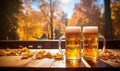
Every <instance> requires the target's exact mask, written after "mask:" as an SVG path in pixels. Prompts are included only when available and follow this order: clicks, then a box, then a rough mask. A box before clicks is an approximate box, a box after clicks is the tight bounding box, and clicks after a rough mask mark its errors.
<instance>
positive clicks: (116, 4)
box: [111, 0, 120, 39]
mask: <svg viewBox="0 0 120 71" xmlns="http://www.w3.org/2000/svg"><path fill="white" fill-rule="evenodd" d="M111 18H112V24H113V32H114V33H113V34H114V37H113V38H114V39H120V0H112V1H111Z"/></svg>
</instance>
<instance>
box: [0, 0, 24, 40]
mask: <svg viewBox="0 0 120 71" xmlns="http://www.w3.org/2000/svg"><path fill="white" fill-rule="evenodd" d="M21 9H22V2H21V0H0V40H16V39H18V35H17V32H16V30H17V28H18V25H17V23H18V20H17V18H16V16H17V15H18V14H19V13H20V12H21Z"/></svg>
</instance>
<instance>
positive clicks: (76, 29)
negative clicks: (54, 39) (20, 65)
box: [58, 26, 81, 60]
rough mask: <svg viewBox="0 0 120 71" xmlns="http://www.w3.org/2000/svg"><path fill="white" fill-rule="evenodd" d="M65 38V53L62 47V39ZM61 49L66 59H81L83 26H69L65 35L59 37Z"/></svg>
mask: <svg viewBox="0 0 120 71" xmlns="http://www.w3.org/2000/svg"><path fill="white" fill-rule="evenodd" d="M62 39H65V49H66V53H64V52H63V51H62V49H61V40H62ZM58 46H59V50H60V52H61V53H63V54H65V56H66V60H79V59H81V27H80V26H67V27H66V31H65V36H62V37H60V39H59V43H58Z"/></svg>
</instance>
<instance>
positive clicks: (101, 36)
mask: <svg viewBox="0 0 120 71" xmlns="http://www.w3.org/2000/svg"><path fill="white" fill-rule="evenodd" d="M99 38H101V39H102V41H103V49H102V52H101V54H102V53H104V51H105V46H106V40H105V37H104V36H103V35H99Z"/></svg>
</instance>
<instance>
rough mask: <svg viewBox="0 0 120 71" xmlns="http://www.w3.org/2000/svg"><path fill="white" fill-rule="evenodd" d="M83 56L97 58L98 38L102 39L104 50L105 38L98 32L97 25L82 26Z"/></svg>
mask: <svg viewBox="0 0 120 71" xmlns="http://www.w3.org/2000/svg"><path fill="white" fill-rule="evenodd" d="M82 34H83V37H82V38H83V57H84V58H85V59H93V60H94V59H95V60H97V59H98V43H99V42H98V39H99V38H101V39H103V49H102V51H101V52H100V53H103V52H104V50H105V45H106V40H105V38H104V36H103V35H99V34H98V27H97V26H85V27H83V32H82Z"/></svg>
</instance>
